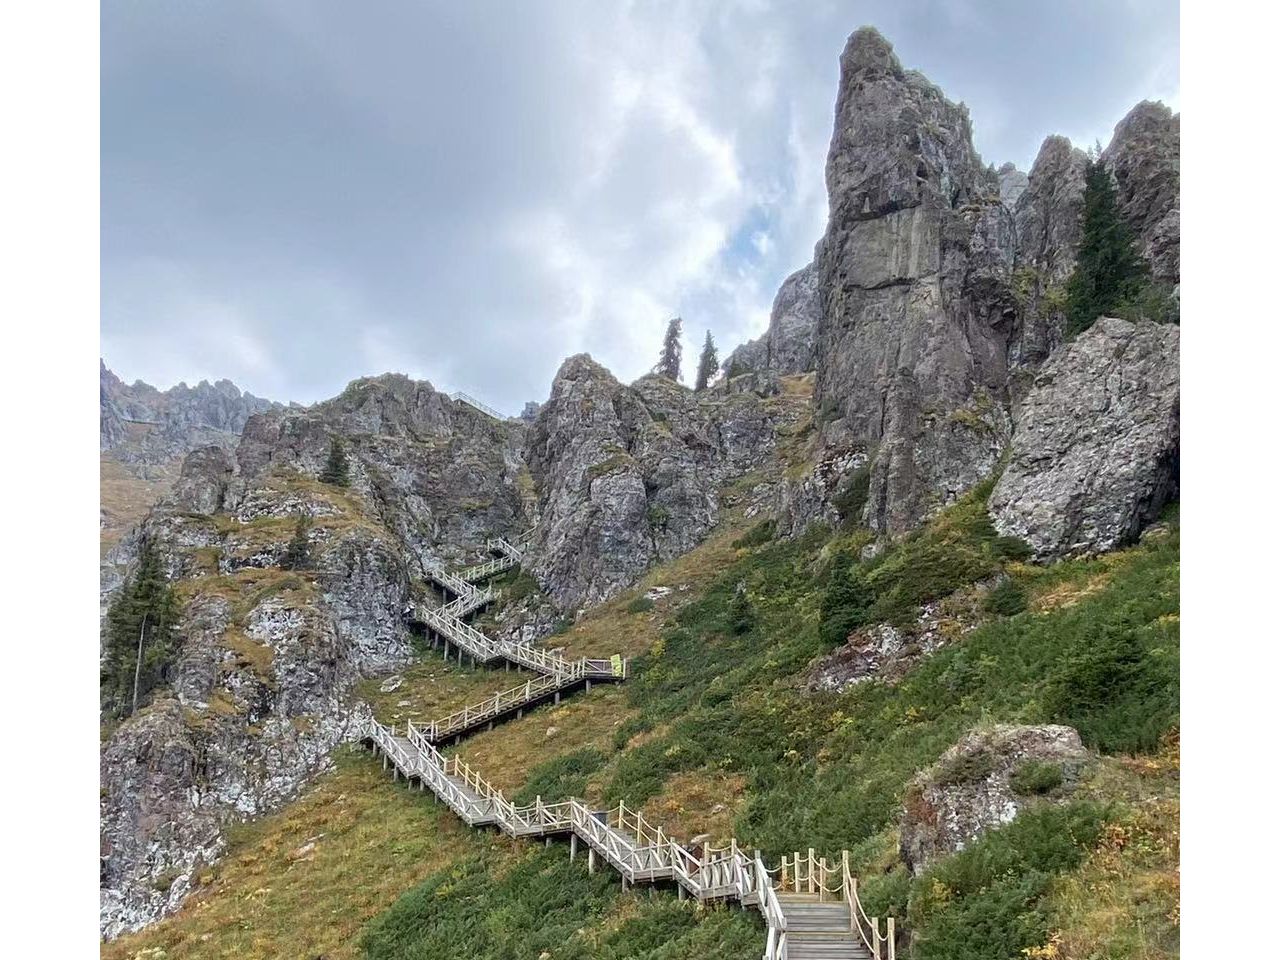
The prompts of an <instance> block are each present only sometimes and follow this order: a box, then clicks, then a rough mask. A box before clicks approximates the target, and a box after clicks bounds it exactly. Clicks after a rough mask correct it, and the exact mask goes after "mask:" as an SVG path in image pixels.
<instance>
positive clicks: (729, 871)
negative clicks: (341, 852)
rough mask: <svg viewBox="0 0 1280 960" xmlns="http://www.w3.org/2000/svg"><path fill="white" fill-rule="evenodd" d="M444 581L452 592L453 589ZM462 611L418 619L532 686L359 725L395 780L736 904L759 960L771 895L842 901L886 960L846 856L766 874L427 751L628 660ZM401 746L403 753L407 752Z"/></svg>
mask: <svg viewBox="0 0 1280 960" xmlns="http://www.w3.org/2000/svg"><path fill="white" fill-rule="evenodd" d="M501 542H502V544H503V545H505V546H499V545H495V541H489V545H490V549H493V550H495V551H496V552H501V553H503V554H504V557H506V558H507V559H513V557H514V556H518V555H519V550H518V548H515V547H512V546H511V545H510V544H509V543H507V542H506V541H501ZM433 576H435V577H436V579H437V580H438V582H441V583H442V585H444V586H446V587H447V588H448V589H451V590H454V592H455V593H457V596H458V599H463V598H473V599H474V597H473V595H475V594H479V593H482V591H479V590H477V588H475V587H473V586H472V585H471V584H469V583H466V582H465V581H463V582H461V583H460V585H459V586H456V587H455V586H454V585H451V584H450V583H449V582H448V580H446V579H443V578H446V577H452V575H449V574H445V573H444V571H437V572H435V573H433ZM453 579H454V580H455V582H457V579H458V578H453ZM453 603H456V601H454V602H453ZM450 607H452V609H450ZM462 609H464V607H463V606H461V605H459V606H453V605H452V604H446V605H445V606H444V607H437V608H421V609H420V616H421V617H422V618H423V620H424V622H426V623H427V624H428V625H430V626H432V627H433V628H435V629H436V630H438V631H439V632H440V633H441V634H442V635H444V636H445V637H447V638H448V639H450V640H452V641H453V642H454V643H455V644H457V645H458V646H459V648H461V649H465V650H467V651H468V652H469V653H471V654H472V656H474V657H475V658H476V659H477V660H481V661H489V660H493V659H495V658H497V657H503V658H506V659H507V660H509V661H510V662H512V663H515V664H518V665H520V666H526V667H529V668H530V669H532V670H535V671H536V672H538V673H539V674H541V676H539V677H538V678H536V679H533V680H530V681H527V682H526V683H524V684H522V685H520V686H516V687H512V688H510V689H508V690H504V691H501V692H500V693H497V694H495V695H494V696H492V697H489V698H487V699H486V700H483V701H480V702H479V703H477V704H473V705H470V706H467V707H464V708H462V709H461V710H458V711H455V712H454V713H452V714H449V715H448V716H446V717H443V718H441V719H439V720H436V721H434V722H432V723H430V724H425V725H418V724H414V723H412V722H410V723H408V724H407V726H406V728H405V732H404V734H403V736H402V737H398V736H397V735H396V732H395V727H394V726H391V727H386V726H383V725H382V724H380V723H378V722H377V721H376V720H374V719H372V718H369V719H367V720H366V721H365V722H364V726H363V728H362V729H361V731H360V733H361V736H360V739H362V740H365V741H367V742H369V743H370V744H372V745H373V746H374V747H375V748H377V749H380V750H381V751H382V752H383V755H384V756H385V757H386V758H387V759H388V760H389V761H390V762H391V763H393V764H394V765H395V767H396V769H397V770H398V771H399V772H401V773H403V774H404V775H405V776H406V777H407V778H416V779H417V780H418V781H419V783H421V784H422V785H423V786H424V787H429V788H430V789H431V790H432V792H434V793H435V794H436V796H438V797H439V798H440V799H441V800H442V801H443V802H444V803H445V804H446V805H448V806H449V807H450V809H452V810H454V811H455V812H456V813H457V814H458V815H459V816H460V817H461V818H462V819H463V820H465V821H466V822H467V823H469V824H472V825H475V826H481V825H484V824H489V823H492V824H494V825H496V826H497V827H498V828H499V829H501V830H502V831H503V832H504V833H507V834H508V835H510V836H512V837H529V836H545V837H550V836H551V835H553V834H570V835H571V836H572V837H573V838H574V839H573V844H574V847H573V849H575V850H576V845H577V841H578V840H581V841H583V842H585V843H586V844H587V846H588V847H589V849H590V850H591V851H593V853H592V857H594V855H595V854H596V853H598V854H600V855H601V856H603V857H604V859H605V861H606V862H607V863H608V864H609V865H610V866H611V867H613V869H614V870H616V871H617V872H618V873H619V874H620V875H621V876H622V877H623V878H624V880H625V881H627V882H628V883H635V882H637V881H641V880H644V881H657V880H673V881H674V882H675V883H676V884H677V885H678V887H679V889H681V890H682V891H687V892H688V893H691V894H692V895H693V896H694V897H696V898H697V899H698V900H700V901H705V900H737V901H738V902H740V903H742V904H743V905H744V906H755V907H756V908H757V909H758V910H759V911H760V913H761V915H762V916H763V917H764V920H765V923H766V926H767V928H768V936H767V940H766V944H765V952H764V960H787V952H788V948H787V943H788V936H787V918H786V914H785V912H784V906H783V904H782V901H781V900H780V899H779V896H778V894H779V893H780V892H782V893H787V892H791V893H798V894H806V895H813V896H816V897H817V898H818V900H819V902H824V901H830V902H832V903H833V904H834V903H839V902H841V901H844V903H845V904H847V906H848V910H849V923H850V932H851V933H852V934H854V935H856V937H857V938H858V939H859V940H860V941H861V942H862V943H863V944H864V945H865V946H866V948H867V949H868V950H869V951H870V952H871V955H872V957H874V958H875V960H895V955H894V934H895V930H894V920H893V918H892V917H890V918H888V919H887V921H886V927H885V931H884V932H883V933H882V932H881V928H880V920H879V918H877V917H868V916H867V914H866V911H865V909H864V908H863V906H862V902H861V900H860V899H859V898H858V885H857V880H856V878H854V876H853V875H852V873H851V872H850V869H849V855H848V852H847V851H846V852H844V853H843V854H842V856H841V860H840V862H839V863H828V861H827V859H826V858H825V857H818V856H816V854H815V852H814V850H813V849H812V848H810V849H809V850H808V851H807V853H804V854H802V853H801V852H799V851H796V852H795V853H793V854H792V855H791V856H790V857H787V856H784V857H783V858H782V861H781V863H780V864H779V865H778V867H777V868H775V869H773V870H770V869H769V868H768V867H766V865H765V862H764V860H763V858H762V857H761V855H760V852H759V851H755V853H754V854H753V855H748V854H747V853H746V852H744V851H743V850H742V849H740V848H739V846H738V843H737V840H735V839H731V840H730V841H729V843H728V844H726V845H725V846H721V847H713V846H709V845H703V846H702V847H700V848H697V850H696V852H695V850H694V849H691V848H690V847H688V846H686V845H685V844H683V843H681V842H680V841H678V840H676V839H674V838H673V837H671V836H669V835H668V834H667V833H666V832H665V831H664V830H663V828H662V827H660V826H658V825H656V824H653V823H651V822H650V821H649V820H647V819H646V818H645V817H644V815H643V814H642V813H641V812H640V811H639V810H635V809H632V808H630V807H628V806H627V805H626V804H625V803H621V802H620V803H619V804H618V805H617V806H616V807H611V808H609V809H608V810H596V809H593V808H592V807H591V806H589V805H588V804H587V803H585V802H584V801H582V800H579V799H577V798H570V799H568V800H560V801H555V802H552V803H544V802H543V800H542V798H541V797H537V798H535V800H534V802H533V803H531V804H524V805H516V804H513V803H512V802H511V801H509V800H508V799H507V798H506V797H505V796H504V795H503V793H502V791H501V790H498V789H496V788H494V787H493V785H492V784H490V783H489V782H488V781H487V780H486V779H485V778H484V777H483V776H481V775H480V773H479V772H478V771H477V770H474V769H473V768H472V767H470V766H469V765H468V764H466V763H465V762H463V761H462V760H461V759H460V758H458V757H445V756H444V755H443V754H442V753H441V752H440V751H439V749H437V747H436V746H435V742H436V741H439V740H440V739H443V738H444V737H447V736H449V735H450V733H452V732H456V731H458V730H462V729H466V728H469V727H471V726H474V725H475V724H476V723H479V722H484V721H485V720H487V719H489V718H490V717H494V716H497V715H499V714H501V713H505V712H507V711H509V710H511V709H513V708H518V706H519V705H520V704H521V703H526V702H529V701H531V700H536V699H538V697H541V696H546V695H548V694H549V693H553V692H554V691H556V690H557V689H560V688H561V687H562V686H567V685H568V684H570V683H576V682H579V681H581V680H584V679H587V678H596V677H600V678H612V679H622V678H623V677H625V676H626V673H627V661H626V660H625V659H622V658H620V657H614V658H612V659H611V660H601V659H596V660H592V659H587V658H585V657H584V658H580V659H578V660H574V661H571V660H568V659H566V658H565V657H563V656H562V655H561V654H560V653H559V652H556V651H548V650H542V649H539V648H535V647H532V646H528V645H525V644H518V643H512V642H510V641H499V640H492V639H490V638H489V637H487V636H485V635H484V634H483V633H481V632H480V631H478V630H476V629H475V628H474V627H472V626H470V625H469V624H467V623H465V622H463V621H462V620H461V618H460V616H459V615H457V614H455V613H454V612H453V611H454V610H462ZM471 609H475V607H473V608H471ZM464 615H465V614H464ZM406 743H407V744H408V745H409V746H410V747H411V748H412V749H411V750H410V749H406V747H405V744H406ZM775 874H776V878H775V876H774V875H775Z"/></svg>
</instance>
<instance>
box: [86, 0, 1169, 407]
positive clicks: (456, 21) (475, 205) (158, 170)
mask: <svg viewBox="0 0 1280 960" xmlns="http://www.w3.org/2000/svg"><path fill="white" fill-rule="evenodd" d="M868 22H870V23H874V24H876V25H877V26H879V27H880V29H881V30H882V31H883V32H884V33H885V34H886V35H887V36H888V37H889V38H890V40H891V41H893V42H894V44H895V46H896V47H897V49H898V52H899V55H900V56H901V57H902V59H903V61H904V62H905V63H907V64H908V65H910V66H913V67H915V68H918V69H920V70H922V71H923V72H925V73H926V74H927V75H929V76H930V78H931V79H933V80H934V81H935V82H937V83H939V84H940V85H941V86H942V87H943V88H944V89H945V90H946V91H947V92H948V94H949V95H950V96H951V97H952V98H954V99H963V100H965V101H966V102H967V103H968V104H969V106H970V109H971V111H972V114H973V117H974V124H975V136H976V139H977V142H978V146H979V149H980V150H982V152H983V156H984V158H985V159H987V160H988V161H990V162H993V163H996V164H999V163H1001V162H1003V161H1004V160H1007V159H1012V160H1014V161H1015V162H1017V163H1018V164H1019V165H1020V166H1022V167H1024V168H1026V167H1027V166H1028V165H1029V163H1030V161H1031V159H1032V157H1033V156H1034V153H1035V150H1036V148H1037V147H1038V146H1039V143H1040V141H1041V139H1043V137H1044V136H1045V135H1046V134H1048V133H1051V132H1059V131H1060V132H1064V133H1067V134H1069V135H1071V136H1073V137H1077V138H1085V139H1091V138H1093V137H1100V138H1102V139H1104V140H1105V138H1106V136H1107V135H1108V134H1109V131H1110V129H1111V127H1112V125H1113V124H1114V123H1115V122H1116V121H1117V120H1118V119H1119V118H1120V116H1121V115H1123V113H1124V112H1125V110H1126V109H1127V108H1128V107H1129V106H1130V105H1131V104H1132V103H1133V102H1135V101H1136V100H1138V99H1140V98H1142V97H1148V96H1149V97H1160V96H1163V97H1176V95H1177V59H1178V46H1177V43H1178V38H1177V7H1176V4H1174V3H1154V2H1150V3H1147V2H1137V0H1135V2H1129V3H1125V4H1115V3H1110V2H1108V3H1102V2H1081V3H1073V4H1057V5H1049V4H1027V3H1013V2H978V0H972V2H968V3H966V2H963V0H951V2H943V0H938V2H927V0H920V2H914V3H890V2H877V3H837V2H826V3H803V4H801V3H766V2H745V0H744V2H740V3H716V4H710V3H679V2H670V3H646V4H635V5H631V4H627V5H623V4H612V3H596V2H586V0H582V2H563V3H561V2H548V3H539V4H516V3H497V2H474V3H467V4H456V3H443V2H429V3H419V4H391V3H379V2H374V3H364V4H316V3H311V2H302V0H288V2H286V0H275V2H252V3H250V2H236V0H223V2H219V3H216V4H160V3H149V4H144V3H130V4H108V5H106V6H104V8H103V21H102V82H103V88H102V138H103V139H102V198H103V199H102V260H103V281H102V292H103V317H102V335H103V353H104V356H105V357H106V360H107V362H108V363H109V364H111V365H113V366H114V367H116V368H117V369H118V370H119V372H120V373H121V374H122V375H123V376H125V377H127V378H129V379H132V378H133V377H143V378H145V379H148V380H151V381H153V382H156V383H157V384H158V385H161V386H166V385H168V384H169V383H171V382H174V381H176V380H178V379H187V380H195V379H199V378H201V377H210V378H212V377H221V376H226V377H230V378H232V379H234V380H235V381H236V382H237V383H239V384H240V385H241V386H242V387H245V388H246V389H250V390H252V391H253V392H254V393H257V394H260V395H265V396H270V397H273V398H278V399H282V400H299V401H303V402H307V401H313V400H316V399H320V398H322V397H325V396H329V395H332V394H334V393H336V392H337V391H339V390H340V389H341V388H342V387H343V385H344V384H345V383H346V382H347V381H348V380H350V379H352V378H354V377H356V376H362V375H366V374H371V373H377V372H381V371H382V370H383V369H398V370H403V371H404V372H407V373H410V374H411V375H415V376H424V377H427V378H429V379H432V380H433V382H435V383H436V384H437V386H440V387H443V388H449V389H465V390H467V391H468V392H471V393H475V394H477V395H480V396H483V397H485V398H486V399H488V400H489V402H491V403H493V404H495V405H496V406H499V407H500V408H502V409H504V410H508V411H516V410H518V409H519V407H520V405H521V404H522V402H523V401H524V400H525V399H530V398H542V397H543V396H545V394H546V391H547V388H548V385H549V383H550V379H551V377H552V375H553V374H554V371H555V368H556V366H557V365H558V363H559V361H560V359H561V358H562V357H564V356H565V355H567V354H570V353H573V352H576V351H579V350H582V349H588V350H590V351H592V352H593V353H594V354H595V355H596V357H597V359H599V360H601V361H602V362H604V363H606V364H607V365H609V366H610V367H612V368H613V369H614V370H615V371H616V372H617V373H618V374H619V375H620V376H622V377H624V378H629V377H634V376H635V375H637V374H639V373H641V372H643V370H644V369H646V368H647V367H648V366H649V365H650V363H651V362H652V356H651V355H652V354H653V353H655V352H656V346H657V343H658V340H659V338H660V335H661V330H662V327H663V325H664V324H665V321H666V319H667V317H668V316H670V315H673V314H676V313H679V314H681V315H682V316H684V317H685V319H686V326H687V333H688V340H689V343H688V345H687V348H688V349H689V350H690V351H692V350H694V349H696V345H697V344H698V343H699V342H700V341H701V338H702V331H703V329H704V328H710V329H712V331H713V332H714V334H715V336H716V338H717V340H718V342H719V343H720V344H721V347H722V350H723V351H727V350H728V349H730V348H731V347H732V346H733V345H734V344H735V343H736V342H738V341H740V340H742V339H744V338H746V337H747V336H750V335H753V334H754V333H756V332H758V328H759V326H760V325H761V324H762V323H763V322H764V318H765V316H766V315H767V310H768V307H769V303H770V301H771V300H772V297H773V293H774V291H775V289H776V287H777V284H778V283H779V282H780V281H781V280H782V278H783V277H784V276H786V274H787V273H788V272H790V271H791V270H793V269H795V268H796V267H798V266H800V265H802V264H803V263H804V262H806V261H807V259H808V258H809V255H810V252H811V249H812V245H813V243H814V241H815V240H816V239H817V237H818V236H819V234H820V232H821V229H822V225H823V220H824V219H825V212H826V200H825V193H824V188H823V181H822V165H823V161H824V158H825V152H826V142H827V138H828V137H829V135H830V124H831V116H832V105H833V102H834V96H835V83H836V77H837V57H838V55H839V52H840V49H841V47H842V46H843V43H844V40H845V38H846V36H847V35H848V34H849V32H850V31H852V30H853V29H854V28H855V27H857V26H859V25H860V24H862V23H868ZM1174 106H1175V109H1176V103H1175V104H1174ZM756 224H759V225H760V229H761V230H763V231H764V232H765V233H766V234H767V236H768V238H769V243H768V245H767V248H766V252H765V253H764V254H763V255H762V254H760V252H759V251H758V250H754V249H753V250H751V251H750V252H749V253H748V252H747V250H746V248H745V247H744V246H743V245H742V244H741V243H740V242H738V241H740V240H741V235H742V233H743V231H744V229H745V230H746V231H747V232H748V233H750V232H752V231H753V230H754V229H755V226H754V225H756ZM690 366H691V364H690Z"/></svg>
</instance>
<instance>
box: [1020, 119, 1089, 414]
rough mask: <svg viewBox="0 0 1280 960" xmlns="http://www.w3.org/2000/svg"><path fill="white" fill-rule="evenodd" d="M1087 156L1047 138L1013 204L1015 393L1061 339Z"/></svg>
mask: <svg viewBox="0 0 1280 960" xmlns="http://www.w3.org/2000/svg"><path fill="white" fill-rule="evenodd" d="M1087 162H1088V157H1087V156H1086V155H1085V153H1084V151H1083V150H1077V149H1076V148H1075V147H1073V146H1072V145H1071V141H1070V140H1068V139H1067V138H1066V137H1059V136H1051V137H1046V138H1045V141H1044V143H1043V144H1041V146H1040V152H1039V153H1038V154H1037V155H1036V160H1035V163H1034V164H1033V165H1032V167H1031V175H1030V177H1029V178H1028V181H1027V188H1026V190H1024V191H1023V193H1022V195H1021V196H1020V197H1019V198H1018V202H1017V204H1016V205H1015V207H1014V223H1015V228H1016V232H1017V237H1018V252H1017V270H1016V271H1015V276H1014V290H1015V295H1016V296H1017V298H1018V301H1019V307H1020V309H1019V311H1018V320H1017V322H1016V324H1015V326H1014V329H1013V331H1012V333H1011V335H1010V338H1009V347H1008V359H1009V368H1010V379H1011V384H1010V386H1011V392H1012V393H1013V394H1014V395H1015V398H1017V397H1020V396H1021V395H1022V394H1024V393H1025V392H1026V387H1027V386H1028V384H1029V382H1030V379H1031V377H1032V376H1033V375H1034V372H1035V369H1036V368H1037V367H1038V366H1039V365H1040V364H1041V363H1043V362H1044V361H1045V360H1046V359H1047V358H1048V356H1049V354H1050V353H1052V352H1053V349H1054V347H1056V346H1057V345H1058V344H1059V343H1061V342H1062V333H1063V330H1064V329H1065V327H1066V314H1065V313H1064V307H1065V302H1066V301H1065V297H1064V295H1063V292H1064V290H1065V285H1066V282H1067V279H1068V278H1069V277H1070V276H1071V272H1072V271H1073V270H1074V269H1075V265H1076V251H1077V250H1078V249H1079V247H1080V217H1081V214H1082V213H1083V211H1084V173H1085V164H1086V163H1087Z"/></svg>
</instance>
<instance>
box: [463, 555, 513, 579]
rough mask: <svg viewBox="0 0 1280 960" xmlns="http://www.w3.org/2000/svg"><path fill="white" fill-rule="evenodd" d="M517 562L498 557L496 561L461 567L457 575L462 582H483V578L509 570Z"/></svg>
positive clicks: (510, 558)
mask: <svg viewBox="0 0 1280 960" xmlns="http://www.w3.org/2000/svg"><path fill="white" fill-rule="evenodd" d="M519 562H520V561H519V560H517V559H515V558H514V557H498V558H497V559H496V560H486V561H485V562H484V563H477V564H473V565H472V566H470V567H463V568H462V569H461V570H459V571H458V574H457V575H458V577H459V578H460V579H462V580H483V579H484V578H485V577H491V576H493V575H494V574H495V573H501V572H502V571H504V570H510V569H511V568H512V567H514V566H516V565H517V564H518V563H519Z"/></svg>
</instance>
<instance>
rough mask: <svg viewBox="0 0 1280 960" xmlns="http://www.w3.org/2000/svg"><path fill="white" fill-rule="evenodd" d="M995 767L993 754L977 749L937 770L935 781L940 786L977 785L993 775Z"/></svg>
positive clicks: (957, 756) (955, 757)
mask: <svg viewBox="0 0 1280 960" xmlns="http://www.w3.org/2000/svg"><path fill="white" fill-rule="evenodd" d="M996 765H997V764H996V756H995V754H993V753H992V752H991V751H990V750H988V749H986V748H985V747H979V748H977V749H975V750H970V751H969V752H968V753H961V754H957V755H956V756H954V757H952V758H951V759H950V760H948V761H947V762H946V763H945V764H944V765H943V766H942V767H941V768H940V769H939V770H938V772H937V774H936V775H935V779H936V780H937V781H938V783H941V784H957V783H977V782H978V781H979V780H985V779H986V778H987V777H989V776H990V775H991V774H992V773H994V772H995V769H996Z"/></svg>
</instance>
